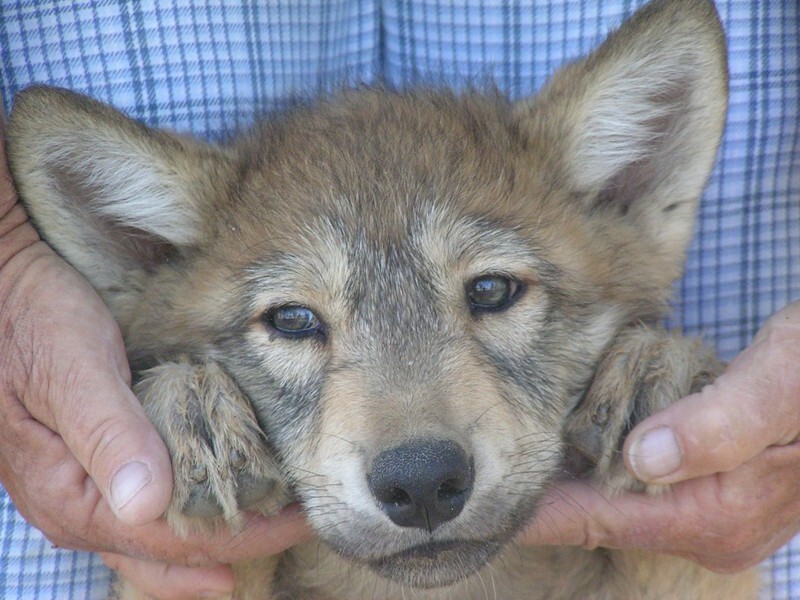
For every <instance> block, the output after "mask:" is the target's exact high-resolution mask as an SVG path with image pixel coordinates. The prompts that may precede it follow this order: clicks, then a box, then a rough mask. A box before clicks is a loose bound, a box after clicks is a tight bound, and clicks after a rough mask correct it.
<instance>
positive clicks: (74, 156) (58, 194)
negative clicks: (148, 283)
mask: <svg viewBox="0 0 800 600" xmlns="http://www.w3.org/2000/svg"><path fill="white" fill-rule="evenodd" d="M8 140H9V161H10V164H11V167H12V173H13V176H14V178H15V182H16V184H17V186H18V189H19V192H20V196H21V197H22V199H23V201H24V202H25V204H26V207H27V208H28V210H29V212H30V214H31V216H32V218H33V219H34V221H35V223H36V224H37V226H38V228H39V230H40V232H41V233H42V235H43V237H45V239H47V241H48V242H49V243H50V244H52V245H53V246H54V247H55V249H56V250H57V251H58V252H59V253H61V254H62V255H63V256H64V257H65V258H66V259H67V260H68V261H69V262H70V263H72V265H73V266H74V267H76V268H77V269H78V270H79V271H81V272H82V273H83V274H84V275H85V276H86V277H87V278H89V280H90V281H91V282H92V284H94V286H95V287H96V288H97V289H98V290H99V291H101V292H103V291H108V290H113V289H118V288H120V287H122V284H123V281H127V279H126V278H129V277H130V276H131V274H132V273H135V272H137V271H143V270H144V271H146V270H150V269H153V268H155V267H156V266H158V264H160V263H161V262H163V261H165V260H166V259H167V258H169V257H171V256H174V255H175V254H176V253H180V252H182V251H183V250H185V249H187V248H189V247H191V246H193V245H197V244H199V243H200V242H201V241H202V240H203V239H204V236H206V235H207V232H206V231H205V229H204V228H205V227H207V225H206V221H205V220H204V218H203V212H204V207H205V206H206V204H207V202H208V201H209V198H210V197H211V196H213V195H215V194H217V193H222V187H223V186H224V185H225V182H227V181H230V178H229V174H230V173H229V172H230V169H231V164H230V159H229V158H228V157H227V155H225V154H224V153H223V152H222V151H221V150H217V149H214V148H211V147H208V146H205V145H203V144H200V143H197V142H194V141H189V140H187V139H184V138H180V137H178V136H176V135H172V134H168V133H165V132H162V131H156V130H153V129H149V128H147V127H145V126H144V125H141V124H140V123H137V122H135V121H133V120H131V119H129V118H127V117H126V116H124V115H123V114H121V113H120V112H118V111H116V110H114V109H112V108H110V107H108V106H105V105H103V104H101V103H99V102H96V101H94V100H92V99H90V98H87V97H85V96H81V95H79V94H75V93H73V92H69V91H66V90H60V89H55V88H46V87H41V86H36V87H32V88H28V89H27V90H25V91H24V92H22V93H21V94H19V95H18V96H17V97H16V98H15V101H14V109H13V111H12V113H11V118H10V120H9V127H8ZM109 293H110V292H109Z"/></svg>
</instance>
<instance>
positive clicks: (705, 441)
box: [524, 302, 800, 572]
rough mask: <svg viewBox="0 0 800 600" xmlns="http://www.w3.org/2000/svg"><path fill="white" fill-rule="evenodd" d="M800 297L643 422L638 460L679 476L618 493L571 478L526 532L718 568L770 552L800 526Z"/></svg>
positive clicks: (645, 475)
mask: <svg viewBox="0 0 800 600" xmlns="http://www.w3.org/2000/svg"><path fill="white" fill-rule="evenodd" d="M798 365H800V302H795V303H793V304H791V305H789V306H788V307H786V308H784V309H783V310H782V311H780V312H778V313H777V314H775V315H774V316H773V317H772V318H770V319H769V320H768V321H767V323H765V324H764V326H763V327H762V328H761V330H760V331H759V332H758V334H757V335H756V337H755V338H754V340H753V342H752V344H751V345H750V346H749V347H748V348H747V349H745V350H744V351H743V352H742V353H741V354H740V355H739V356H737V357H736V358H735V359H734V360H733V361H732V362H731V363H730V365H729V366H728V368H727V370H726V371H725V373H723V374H722V375H721V376H720V377H719V378H718V379H717V381H716V382H715V383H714V384H712V385H710V386H707V387H706V388H705V389H703V390H702V392H700V393H697V394H693V395H691V396H688V397H686V398H684V399H682V400H680V401H679V402H677V403H676V404H674V405H672V406H670V407H669V408H668V409H666V410H664V411H662V412H660V413H658V414H655V415H653V416H651V417H650V418H648V419H646V420H645V421H643V422H641V423H640V424H639V425H638V426H636V427H635V428H634V429H633V431H631V433H630V434H629V436H628V438H627V439H626V441H625V445H624V448H623V453H624V456H625V462H626V466H627V467H628V470H629V471H630V472H631V473H632V474H633V475H634V476H635V477H636V478H637V479H639V480H641V481H644V482H646V483H652V484H662V483H665V484H666V483H669V484H673V485H672V487H671V490H670V491H669V492H667V493H666V494H664V495H662V496H660V497H652V496H647V495H644V494H634V493H628V494H624V495H621V496H618V497H608V495H607V494H603V493H600V492H599V491H596V490H594V489H592V487H590V486H589V485H587V484H585V483H580V482H569V483H564V484H560V485H559V486H558V487H556V488H554V489H553V490H552V491H551V492H550V493H549V495H548V496H547V497H546V498H545V500H544V501H543V503H542V506H541V509H540V510H539V512H538V514H537V515H536V518H535V519H534V521H533V522H532V523H531V524H530V526H529V527H528V529H527V531H526V533H525V535H524V539H525V541H526V542H529V543H531V544H571V545H583V546H585V547H587V548H594V547H597V546H604V547H610V548H641V549H649V550H654V551H658V552H665V553H669V554H674V555H678V556H683V557H686V558H689V559H691V560H694V561H696V562H698V563H700V564H701V565H704V566H705V567H707V568H709V569H711V570H714V571H718V572H735V571H738V570H742V569H744V568H747V567H750V566H753V565H755V564H757V563H758V562H760V561H761V560H763V559H764V558H766V557H768V556H769V555H770V554H772V553H773V552H774V551H775V550H776V549H778V548H779V547H780V546H782V545H783V544H784V543H786V542H787V541H788V540H789V539H791V537H793V535H794V534H796V533H797V532H798V531H800V442H798V438H800V369H799V368H798Z"/></svg>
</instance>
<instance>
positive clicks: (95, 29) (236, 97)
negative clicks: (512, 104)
mask: <svg viewBox="0 0 800 600" xmlns="http://www.w3.org/2000/svg"><path fill="white" fill-rule="evenodd" d="M641 3H642V1H641V0H597V1H592V2H590V1H587V0H556V1H551V2H536V0H518V1H517V2H505V1H503V0H441V1H438V2H437V1H434V0H302V1H298V0H293V1H291V2H290V1H288V0H287V1H285V2H278V1H277V0H272V1H265V2H253V1H247V0H241V1H240V2H236V1H234V0H227V1H226V0H202V1H189V0H163V1H161V2H156V1H154V0H142V1H141V2H132V1H127V2H125V1H121V0H119V1H113V0H94V1H92V0H58V1H57V0H15V1H11V0H0V93H2V96H3V99H4V101H5V102H6V109H9V108H10V105H11V103H12V101H13V97H14V94H15V93H16V92H17V91H18V90H19V89H21V88H22V87H24V86H26V85H28V84H29V83H31V82H34V81H38V82H46V83H50V84H54V85H59V86H63V87H68V88H72V89H75V90H79V91H83V92H85V93H88V94H90V95H92V96H95V97H97V98H100V99H102V100H104V101H106V102H110V103H112V104H113V105H115V106H117V107H119V108H121V109H123V110H125V111H126V112H127V113H129V114H130V115H131V116H133V117H135V118H137V119H141V120H143V121H145V122H147V123H149V124H151V125H156V126H162V127H169V128H173V129H178V130H181V131H189V132H193V133H195V134H197V135H199V136H201V137H203V138H207V139H214V138H218V137H220V136H221V135H223V134H224V133H225V132H228V131H231V130H233V129H236V128H237V127H239V126H241V125H245V124H247V123H248V122H250V121H251V120H252V118H253V115H255V114H258V113H264V112H266V111H268V110H271V109H274V108H276V107H280V106H281V104H283V103H285V102H286V101H287V100H290V99H292V98H296V97H297V96H304V95H308V94H314V93H318V92H320V91H326V90H330V89H333V88H336V87H340V86H342V85H343V84H352V83H356V82H372V81H375V80H377V79H384V80H388V81H390V82H395V83H406V82H421V83H425V82H426V81H431V82H437V83H440V82H446V83H448V84H450V85H453V86H456V87H458V86H463V85H465V84H469V83H477V84H480V83H482V82H487V81H491V82H494V83H495V84H496V85H497V86H499V87H500V88H501V89H502V90H504V91H506V92H507V93H508V94H509V95H510V96H512V97H521V96H524V95H526V94H530V93H532V92H533V91H535V90H536V89H537V88H538V87H540V86H541V84H542V83H543V82H544V81H545V80H546V78H547V77H548V76H549V75H550V74H551V73H552V72H553V70H554V69H556V68H557V67H558V66H559V65H561V64H562V63H564V62H565V61H566V60H568V59H570V58H573V57H575V56H577V55H580V54H581V53H584V52H587V51H589V50H590V49H592V48H593V47H594V46H595V45H596V44H597V43H598V42H599V41H600V40H601V39H602V38H603V36H604V34H605V33H606V32H607V31H608V29H609V28H610V27H612V26H614V25H616V24H618V23H619V22H620V21H621V20H622V19H623V18H624V17H625V16H627V15H629V14H630V13H631V12H632V11H633V10H634V9H635V8H636V6H637V5H639V4H641ZM717 4H718V7H719V10H720V13H721V16H722V20H723V21H724V24H725V30H726V32H727V35H728V43H729V58H730V69H731V83H730V86H731V103H730V114H729V117H728V126H727V130H726V134H725V138H724V142H723V146H722V149H721V151H720V157H719V161H718V164H717V167H716V169H715V171H714V174H713V176H712V178H711V181H710V183H709V185H708V188H707V190H706V192H705V194H704V197H703V203H702V206H701V212H700V216H699V219H698V225H697V233H698V235H697V239H696V241H695V243H694V245H693V247H692V249H691V252H690V256H689V260H688V265H687V270H686V275H685V277H684V278H683V280H682V281H681V282H680V284H679V285H678V287H677V290H676V295H675V311H674V312H675V316H674V318H673V319H672V324H673V325H675V326H678V327H683V328H684V329H685V330H686V331H687V332H688V333H690V334H699V335H702V336H703V337H705V338H706V339H707V340H708V341H709V342H710V343H712V344H714V345H715V346H716V347H717V348H718V350H719V352H720V354H721V355H722V356H723V357H725V358H731V357H732V356H733V355H734V354H735V353H736V352H738V351H739V350H741V349H742V348H743V347H744V346H745V345H746V344H747V343H748V341H749V340H750V339H751V337H752V336H753V334H754V332H755V331H756V329H757V328H758V326H759V325H760V324H761V323H762V322H763V321H764V320H765V319H766V318H767V317H769V316H770V315H771V314H772V313H773V312H775V311H776V310H778V309H779V308H781V307H782V306H784V305H785V304H787V303H788V302H789V301H791V300H793V299H797V298H798V297H800V202H798V197H799V196H798V194H799V192H800V144H798V130H799V129H798V114H797V113H798V106H799V105H800V104H798V102H799V99H798V88H799V87H800V86H799V85H798V74H799V73H800V70H798V56H799V55H800V43H799V42H798V4H797V2H796V1H795V0H787V1H784V2H778V1H771V2H758V1H755V0H752V1H744V0H718V1H717ZM764 571H765V574H766V577H765V587H764V594H763V595H764V597H765V598H775V599H780V598H795V599H800V539H798V540H796V541H795V543H794V544H791V545H789V546H787V547H786V548H784V549H783V550H781V551H779V552H778V553H777V554H776V555H775V556H774V557H773V558H772V559H770V560H769V561H768V563H767V564H766V565H765V569H764ZM107 590H108V573H107V571H106V570H105V569H104V567H103V566H102V563H101V562H100V561H99V560H98V559H97V558H96V557H94V556H92V555H87V554H83V553H77V552H71V551H67V550H60V549H53V548H51V547H50V544H49V543H48V542H47V540H46V539H44V538H43V536H42V535H41V534H40V533H39V532H38V531H36V530H35V529H33V528H31V527H30V526H28V525H27V524H26V523H25V522H24V521H23V519H22V518H21V516H20V515H19V513H18V512H17V511H16V510H15V509H14V507H13V506H12V504H11V502H10V501H9V499H8V497H7V496H6V495H5V494H4V493H3V490H2V488H0V597H2V598H5V599H13V598H58V599H64V598H69V599H71V598H79V599H83V598H101V597H104V596H105V594H106V593H107Z"/></svg>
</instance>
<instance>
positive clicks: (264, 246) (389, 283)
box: [9, 0, 727, 587]
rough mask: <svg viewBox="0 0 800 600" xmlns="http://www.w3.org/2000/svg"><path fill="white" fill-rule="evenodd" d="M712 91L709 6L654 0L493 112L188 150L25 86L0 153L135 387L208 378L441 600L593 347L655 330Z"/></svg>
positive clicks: (322, 509)
mask: <svg viewBox="0 0 800 600" xmlns="http://www.w3.org/2000/svg"><path fill="white" fill-rule="evenodd" d="M726 83H727V82H726V65H725V50H724V40H723V35H722V31H721V29H720V25H719V22H718V19H717V16H716V13H715V11H714V8H713V6H712V5H711V4H710V3H707V2H703V1H689V0H677V1H673V2H665V1H657V2H654V3H652V4H651V5H649V6H647V7H645V8H644V9H642V10H641V11H639V12H638V13H637V14H636V15H635V16H634V18H633V19H631V20H630V21H629V22H628V23H626V24H625V25H624V26H623V27H622V28H621V29H620V30H619V31H618V32H616V33H614V34H612V35H611V36H610V37H609V38H608V40H607V41H606V42H605V43H604V44H603V45H602V46H601V47H600V48H599V49H598V50H597V51H596V52H594V53H593V54H592V55H590V56H589V57H588V58H586V59H584V60H582V61H580V62H577V63H574V64H571V65H569V66H567V67H566V68H564V69H562V70H561V71H560V72H558V73H557V74H556V75H555V77H554V78H553V79H552V81H551V82H550V83H549V84H548V85H547V86H546V87H545V88H544V89H543V90H542V91H541V92H540V93H539V94H538V95H537V96H535V97H533V98H530V99H527V100H524V101H521V102H518V103H515V104H512V103H508V102H506V101H504V100H502V99H500V98H498V97H494V96H492V97H484V96H481V95H478V94H474V93H465V94H456V93H452V92H446V91H438V90H437V91H431V90H417V91H410V92H393V91H388V90H381V89H377V90H361V91H353V92H343V93H341V94H338V95H336V96H335V97H333V98H330V99H326V100H321V101H319V102H317V103H315V104H313V105H311V106H307V107H300V108H296V109H293V110H291V111H289V112H287V113H286V114H283V115H281V116H279V117H277V118H276V119H275V120H273V121H270V122H267V123H263V124H261V125H260V126H258V127H257V128H256V129H255V130H254V131H252V132H251V133H250V134H248V135H245V136H243V137H241V138H239V139H237V140H235V141H234V142H233V143H232V144H230V145H228V146H224V147H213V146H207V145H204V144H201V143H199V142H196V141H192V140H187V139H184V138H182V137H178V136H175V135H172V134H169V133H165V132H161V131H154V130H151V129H148V128H146V127H144V126H142V125H140V124H138V123H135V122H133V121H131V120H128V119H127V118H126V117H124V116H123V115H121V114H119V113H118V112H116V111H114V110H113V109H111V108H108V107H105V106H102V105H100V104H98V103H97V102H95V101H92V100H90V99H88V98H85V97H81V96H78V95H76V94H73V93H70V92H66V91H63V90H56V89H45V88H42V87H37V88H32V89H30V90H28V91H26V92H24V93H22V94H20V95H19V96H18V97H17V99H16V105H15V110H14V112H13V114H12V119H11V124H10V130H9V133H10V147H11V152H10V155H11V160H12V165H13V170H14V173H15V176H16V178H17V183H18V184H19V188H20V191H21V195H22V197H23V198H24V199H25V201H26V203H27V206H28V207H29V209H30V212H31V214H32V216H33V218H34V219H35V221H36V223H37V224H38V226H39V227H40V229H41V231H42V232H43V235H44V236H45V237H46V239H47V240H48V241H49V242H50V243H51V244H52V245H53V246H54V247H55V248H56V249H57V250H58V251H59V252H60V253H61V254H62V255H63V256H64V257H66V258H67V260H69V261H70V262H71V263H72V264H73V265H75V266H76V267H77V268H78V269H79V270H80V271H81V272H82V273H84V274H85V275H86V277H88V278H89V279H90V280H91V282H92V283H93V284H94V286H95V287H96V288H97V290H98V291H99V292H100V294H101V295H102V297H103V298H104V299H105V301H106V302H107V303H108V305H109V306H110V307H111V308H112V310H113V312H114V313H115V315H116V317H117V319H118V320H119V322H120V325H121V327H122V328H123V331H124V333H125V339H126V342H127V345H128V349H129V353H130V358H131V361H132V365H133V367H134V369H142V368H149V367H152V366H154V365H156V364H158V362H159V361H160V360H163V359H164V358H165V357H166V358H169V357H174V356H177V355H186V356H189V357H190V360H192V361H205V360H210V361H213V362H215V363H216V364H218V365H221V367H222V369H223V370H224V371H225V372H226V373H227V374H228V376H229V377H230V378H231V379H232V381H233V382H234V383H235V386H236V388H237V389H238V390H239V391H240V392H241V393H242V394H243V396H244V398H245V399H246V401H247V402H248V403H250V404H251V405H252V408H253V409H254V412H255V415H256V418H257V421H258V424H259V426H260V427H261V429H262V430H263V432H264V433H265V434H266V438H267V440H268V441H269V444H270V446H271V447H272V448H273V449H274V451H275V452H276V454H277V458H278V460H279V463H280V468H281V471H282V472H283V473H284V475H285V477H286V479H287V481H288V482H289V484H290V485H291V488H292V490H293V493H294V494H295V495H296V497H297V498H299V499H300V501H301V502H302V503H303V505H304V507H305V509H306V510H307V511H308V515H309V518H310V521H311V523H312V524H313V526H314V527H315V528H316V530H317V531H318V532H319V535H320V536H321V537H322V538H323V539H324V540H325V541H326V542H327V543H328V544H330V545H331V546H333V547H334V548H335V549H336V550H337V551H338V552H339V553H341V554H342V555H345V556H347V557H349V558H350V559H352V560H353V561H356V562H358V563H361V564H366V565H369V566H370V567H372V568H373V569H374V570H376V571H378V572H379V573H381V574H383V575H385V576H387V577H389V578H392V579H394V580H397V581H401V582H405V583H410V584H413V585H418V586H424V587H430V586H440V585H446V584H449V583H452V582H454V581H456V580H458V579H459V578H461V577H464V576H466V575H468V574H469V573H471V572H473V571H475V570H476V569H478V568H479V567H481V566H482V565H483V564H485V563H486V561H487V560H488V559H489V558H490V557H491V556H492V555H493V554H494V553H495V552H496V551H497V550H498V549H499V548H500V547H501V546H503V544H504V543H506V542H507V541H508V540H509V539H510V538H511V537H512V536H513V535H514V534H515V533H516V532H517V531H518V530H519V528H520V527H521V526H522V524H523V523H524V522H525V521H526V519H528V518H529V517H530V515H531V513H532V511H533V509H534V507H535V505H536V502H537V499H538V498H539V497H540V495H541V494H542V492H543V491H544V490H545V488H546V486H547V485H548V483H549V482H550V481H552V479H553V478H554V477H556V476H558V475H559V474H560V473H561V472H562V464H563V460H564V455H565V445H564V443H563V442H562V437H561V427H562V422H563V421H564V419H565V416H566V415H567V414H568V413H569V411H570V410H571V409H572V408H573V407H574V406H575V404H576V403H577V402H578V400H579V399H580V397H581V395H582V394H583V392H584V391H585V389H586V387H587V385H588V382H589V381H590V379H591V376H592V373H593V371H594V369H595V366H596V364H597V362H598V360H599V357H600V355H601V353H602V352H603V350H604V348H605V346H606V344H607V343H608V340H610V339H611V337H612V336H613V335H614V334H615V333H616V332H617V331H618V330H619V329H620V328H621V327H622V326H624V325H626V324H629V323H631V322H635V321H637V320H647V319H654V318H656V317H658V316H660V315H661V314H662V311H663V308H664V305H665V301H666V299H667V298H668V296H669V293H670V286H671V284H672V283H673V281H674V280H675V278H676V277H677V276H678V275H679V273H680V269H681V265H682V262H683V257H684V252H685V248H686V246H687V243H688V240H689V237H690V235H691V232H692V225H693V219H694V213H695V208H696V204H697V198H698V195H699V193H700V191H701V189H702V187H703V185H704V183H705V181H706V178H707V177H708V174H709V171H710V168H711V165H712V162H713V159H714V155H715V152H716V148H717V144H718V142H719V138H720V135H721V131H722V126H723V121H724V114H725V108H726ZM187 443H191V440H189V442H187ZM245 458H247V457H245ZM234 508H235V507H234Z"/></svg>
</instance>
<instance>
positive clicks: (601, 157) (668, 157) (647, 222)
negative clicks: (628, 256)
mask: <svg viewBox="0 0 800 600" xmlns="http://www.w3.org/2000/svg"><path fill="white" fill-rule="evenodd" d="M726 109H727V63H726V50H725V39H724V34H723V31H722V28H721V24H720V22H719V18H718V16H717V13H716V10H715V8H714V5H713V3H712V2H710V1H706V0H655V1H654V2H651V3H650V4H648V5H646V6H645V7H644V8H642V9H641V10H639V11H638V12H637V13H636V14H634V16H633V17H632V18H631V19H630V20H628V21H627V22H626V23H624V24H623V25H622V27H621V28H620V29H619V30H618V31H616V32H615V33H612V34H611V35H610V36H609V37H608V38H607V39H606V41H605V42H604V43H603V44H602V45H601V46H600V48H598V49H597V50H596V51H595V52H594V53H593V54H591V55H589V56H588V57H587V58H585V59H583V60H581V61H579V62H576V63H574V64H571V65H568V66H567V67H565V68H563V69H562V70H561V71H559V72H558V73H556V74H555V75H554V77H553V78H552V80H551V81H550V82H549V83H548V85H547V86H546V87H545V88H544V89H543V90H542V91H541V92H540V94H539V95H537V96H536V97H534V98H532V99H530V100H526V101H522V102H520V103H519V104H518V105H517V106H516V107H515V110H516V115H517V117H518V119H519V124H520V127H521V130H522V131H523V132H524V134H525V135H527V136H528V138H529V139H530V140H531V143H532V145H533V147H534V149H535V150H536V149H538V150H540V151H541V152H542V153H544V154H546V155H547V156H549V157H551V158H552V166H553V171H554V172H555V174H556V177H557V180H558V184H559V185H561V186H565V187H566V188H567V191H568V192H569V194H570V196H572V197H574V198H576V199H577V201H579V202H581V203H582V204H583V207H584V208H585V210H587V211H591V212H593V213H596V212H603V213H606V214H608V215H610V216H611V217H612V218H615V219H618V220H624V221H625V222H626V223H629V224H631V225H633V226H634V227H635V228H636V230H637V232H638V233H637V235H638V236H640V237H641V236H646V237H647V239H649V240H651V241H652V242H653V243H654V244H655V250H656V252H658V253H659V254H660V255H661V256H663V257H664V259H665V260H669V261H671V260H677V261H678V262H677V263H675V264H674V265H669V266H670V267H671V268H672V267H674V268H675V269H679V268H680V265H682V263H683V258H684V254H685V250H686V246H687V244H688V242H689V239H690V236H691V234H692V230H693V223H694V215H695V212H696V206H697V201H698V198H699V196H700V193H701V191H702V189H703V187H704V185H705V182H706V180H707V178H708V176H709V173H710V171H711V168H712V166H713V162H714V159H715V156H716V151H717V146H718V144H719V140H720V137H721V134H722V130H723V126H724V121H725V113H726Z"/></svg>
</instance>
